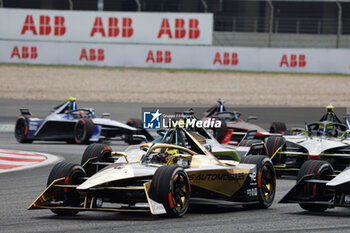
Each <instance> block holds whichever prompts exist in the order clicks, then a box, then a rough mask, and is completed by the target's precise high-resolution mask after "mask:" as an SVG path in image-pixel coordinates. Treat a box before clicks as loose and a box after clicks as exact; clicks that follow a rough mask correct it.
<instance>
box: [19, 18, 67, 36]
mask: <svg viewBox="0 0 350 233" xmlns="http://www.w3.org/2000/svg"><path fill="white" fill-rule="evenodd" d="M64 21H65V19H64V17H63V16H55V17H54V19H53V20H52V21H51V18H50V16H47V15H40V16H39V28H38V29H37V27H36V26H35V22H34V19H33V16H32V15H27V16H26V19H25V21H24V24H23V27H22V31H21V35H25V34H26V33H29V32H31V33H32V34H33V35H40V36H47V35H50V34H51V33H53V35H54V36H63V35H64V34H65V33H66V26H65V25H64ZM51 24H53V26H51Z"/></svg>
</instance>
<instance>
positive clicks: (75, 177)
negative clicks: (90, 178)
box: [47, 162, 86, 215]
mask: <svg viewBox="0 0 350 233" xmlns="http://www.w3.org/2000/svg"><path fill="white" fill-rule="evenodd" d="M85 176H86V174H85V171H84V169H83V168H82V167H81V166H80V165H79V164H74V163H67V162H60V163H58V164H56V165H55V166H54V167H53V168H52V170H51V172H50V175H49V177H48V179H47V186H49V185H50V184H51V183H52V182H53V181H54V180H56V179H59V178H63V177H65V179H64V180H63V181H62V182H61V183H60V184H70V185H75V184H81V179H80V178H82V177H85ZM54 198H55V200H56V201H63V203H64V206H80V205H81V204H82V202H83V199H82V198H81V197H80V196H79V194H78V193H77V192H76V191H75V190H73V189H70V188H56V190H55V192H54ZM51 211H52V212H53V213H55V214H57V215H76V214H77V213H78V212H79V211H78V210H61V209H51Z"/></svg>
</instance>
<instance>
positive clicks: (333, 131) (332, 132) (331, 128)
mask: <svg viewBox="0 0 350 233" xmlns="http://www.w3.org/2000/svg"><path fill="white" fill-rule="evenodd" d="M325 133H326V135H327V136H334V135H335V134H336V129H335V126H334V125H333V124H328V125H327V126H326V129H325Z"/></svg>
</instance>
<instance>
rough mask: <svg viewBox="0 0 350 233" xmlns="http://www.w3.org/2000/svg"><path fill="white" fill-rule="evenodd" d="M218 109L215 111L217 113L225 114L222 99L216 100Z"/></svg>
mask: <svg viewBox="0 0 350 233" xmlns="http://www.w3.org/2000/svg"><path fill="white" fill-rule="evenodd" d="M218 103H219V104H218V107H217V109H216V111H217V112H225V111H226V108H225V105H224V100H222V99H219V100H218Z"/></svg>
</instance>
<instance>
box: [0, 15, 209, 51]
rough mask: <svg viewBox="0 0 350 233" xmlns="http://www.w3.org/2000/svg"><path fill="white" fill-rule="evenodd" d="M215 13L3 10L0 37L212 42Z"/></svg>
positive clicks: (15, 38) (110, 41)
mask: <svg viewBox="0 0 350 233" xmlns="http://www.w3.org/2000/svg"><path fill="white" fill-rule="evenodd" d="M212 32H213V14H212V13H205V14H204V13H155V12H152V13H142V12H137V13H135V12H99V11H55V10H52V11H51V10H50V11H48V10H28V9H20V10H18V9H0V39H10V40H32V41H65V42H67V41H69V42H98V43H139V44H193V45H211V44H212V34H213V33H212Z"/></svg>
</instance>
